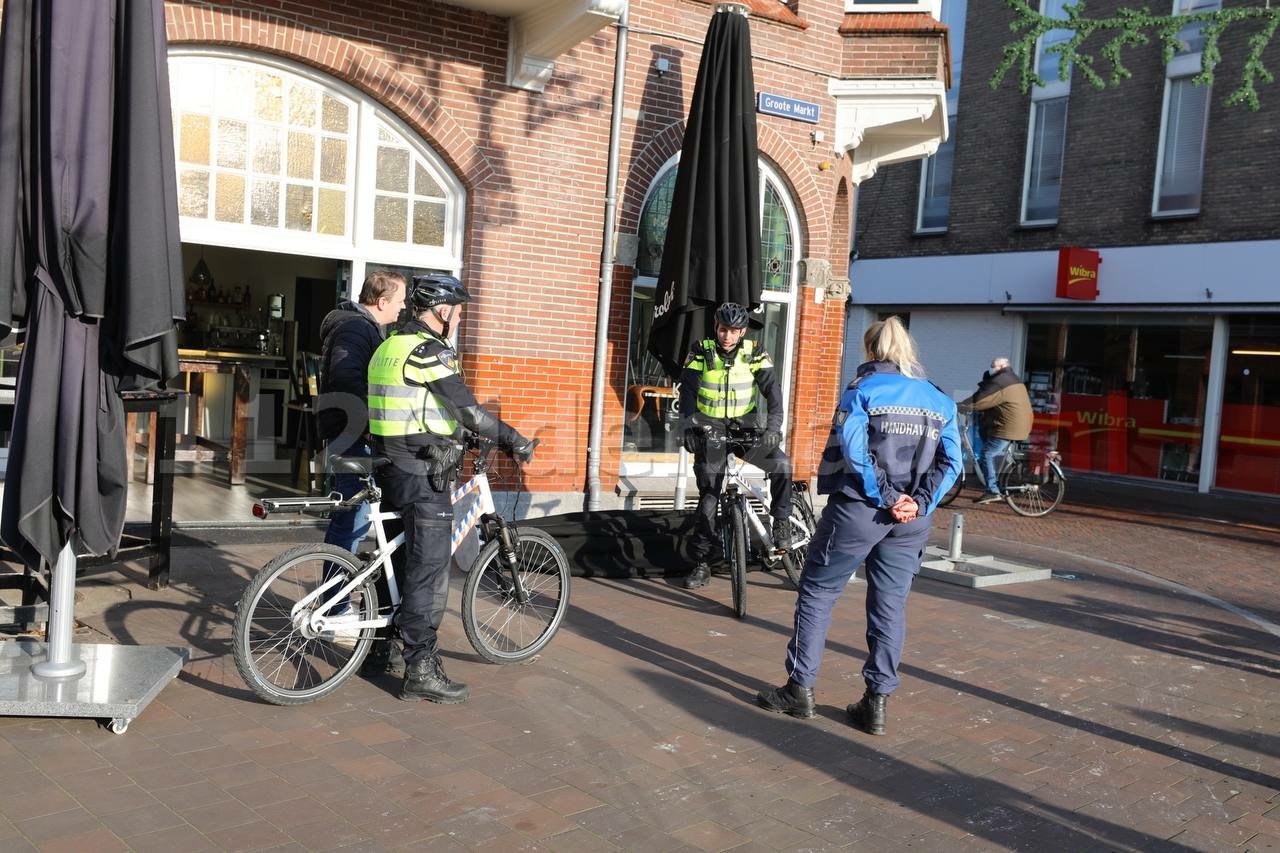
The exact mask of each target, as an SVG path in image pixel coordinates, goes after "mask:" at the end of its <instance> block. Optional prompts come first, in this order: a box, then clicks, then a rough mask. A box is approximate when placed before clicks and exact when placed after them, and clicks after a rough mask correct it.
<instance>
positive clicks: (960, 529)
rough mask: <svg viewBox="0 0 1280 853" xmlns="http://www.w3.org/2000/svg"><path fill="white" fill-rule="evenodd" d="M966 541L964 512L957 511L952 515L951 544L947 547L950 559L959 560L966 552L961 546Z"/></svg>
mask: <svg viewBox="0 0 1280 853" xmlns="http://www.w3.org/2000/svg"><path fill="white" fill-rule="evenodd" d="M963 541H964V513H962V512H957V513H956V514H955V515H953V516H951V545H950V546H949V547H948V549H947V559H948V560H959V559H961V556H962V554H963V553H964V550H963V548H962V547H961V545H962V543H963Z"/></svg>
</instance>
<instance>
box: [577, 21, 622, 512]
mask: <svg viewBox="0 0 1280 853" xmlns="http://www.w3.org/2000/svg"><path fill="white" fill-rule="evenodd" d="M630 16H631V5H630V4H627V5H626V6H625V7H624V8H623V10H622V16H621V17H620V18H618V23H617V24H615V25H614V26H616V27H617V29H618V44H617V49H616V51H615V53H614V59H613V112H612V115H611V116H610V119H609V165H608V171H607V173H606V175H607V176H606V178H605V192H604V226H603V231H604V234H603V239H602V241H601V247H600V291H599V294H598V295H597V297H596V346H595V362H594V368H593V370H592V372H591V416H590V423H589V425H588V429H587V502H586V503H587V505H586V509H587V511H588V512H591V511H594V510H598V509H600V457H601V455H602V450H601V445H602V444H603V442H604V386H605V382H606V381H608V372H609V370H608V368H609V365H608V357H609V312H610V309H611V307H612V304H613V298H612V292H613V265H614V257H615V254H614V245H613V231H614V220H615V219H616V218H617V210H618V163H619V160H620V157H621V150H622V108H623V102H622V97H623V91H624V87H623V84H624V83H625V81H626V71H627V34H628V32H629V30H628V27H627V21H628V19H629V18H630Z"/></svg>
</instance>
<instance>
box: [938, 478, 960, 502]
mask: <svg viewBox="0 0 1280 853" xmlns="http://www.w3.org/2000/svg"><path fill="white" fill-rule="evenodd" d="M963 491H964V471H961V472H960V476H958V477H956V481H955V482H954V483H952V484H951V488H949V489H947V493H946V494H945V495H943V496H942V500H940V501H938V506H939V507H944V506H946V505H947V504H949V503H951V502H952V501H953V500H955V499H956V498H957V497H959V496H960V493H961V492H963Z"/></svg>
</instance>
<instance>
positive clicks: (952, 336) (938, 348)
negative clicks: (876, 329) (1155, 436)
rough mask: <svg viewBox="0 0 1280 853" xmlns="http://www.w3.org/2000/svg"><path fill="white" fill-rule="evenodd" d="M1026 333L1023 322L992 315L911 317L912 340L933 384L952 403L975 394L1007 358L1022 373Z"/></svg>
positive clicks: (920, 313) (946, 312)
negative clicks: (998, 362)
mask: <svg viewBox="0 0 1280 853" xmlns="http://www.w3.org/2000/svg"><path fill="white" fill-rule="evenodd" d="M1021 329H1022V321H1021V320H1020V319H1019V318H1018V317H1016V316H1012V315H1006V316H1002V315H1001V314H1000V313H998V312H996V311H991V310H985V311H964V310H956V309H945V310H937V309H930V310H925V311H921V310H919V309H913V310H912V311H911V336H912V337H914V338H915V339H916V345H917V347H918V348H919V351H920V360H921V361H922V362H923V363H924V367H925V370H926V372H927V374H928V377H929V380H930V381H931V382H933V383H934V384H935V385H937V386H938V387H939V388H941V389H942V390H943V391H945V392H947V394H949V395H950V396H951V397H952V398H953V399H956V398H963V397H967V396H969V395H970V394H972V393H973V389H974V388H976V387H977V385H978V380H979V379H981V378H982V373H983V371H985V370H987V369H988V368H990V367H991V360H992V359H993V358H997V357H998V356H1006V357H1008V358H1009V359H1010V360H1011V361H1012V362H1013V364H1014V368H1015V370H1016V369H1017V368H1018V366H1019V365H1020V363H1021V361H1022V332H1021Z"/></svg>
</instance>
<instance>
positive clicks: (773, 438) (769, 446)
mask: <svg viewBox="0 0 1280 853" xmlns="http://www.w3.org/2000/svg"><path fill="white" fill-rule="evenodd" d="M781 443H782V433H780V432H778V431H777V430H776V429H767V430H765V431H764V432H763V433H762V434H761V435H760V441H759V442H758V443H757V446H758V447H759V448H760V449H761V450H773V449H774V448H775V447H777V446H778V445H779V444H781Z"/></svg>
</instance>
